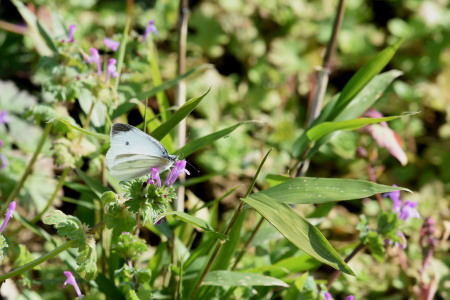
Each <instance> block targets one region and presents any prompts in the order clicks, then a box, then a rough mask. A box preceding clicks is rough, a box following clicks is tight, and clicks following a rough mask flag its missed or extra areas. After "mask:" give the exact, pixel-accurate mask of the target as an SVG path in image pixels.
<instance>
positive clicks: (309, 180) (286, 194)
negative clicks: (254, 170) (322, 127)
mask: <svg viewBox="0 0 450 300" xmlns="http://www.w3.org/2000/svg"><path fill="white" fill-rule="evenodd" d="M280 177H282V176H277V177H276V178H278V180H280V179H279V178H280ZM285 178H286V181H285V182H283V183H280V184H278V185H276V186H273V187H271V188H268V189H266V190H263V191H261V192H258V193H256V194H253V195H251V196H250V197H251V198H255V197H259V195H265V196H267V197H270V198H272V199H274V200H276V201H278V202H283V203H295V204H313V203H327V202H333V201H343V200H352V199H361V198H366V197H370V196H372V195H375V194H380V193H387V192H393V191H398V190H402V191H407V192H411V191H410V190H408V189H406V188H402V187H398V186H397V187H393V186H389V185H383V184H378V183H374V182H371V181H364V180H355V179H340V178H317V177H297V178H290V177H285Z"/></svg>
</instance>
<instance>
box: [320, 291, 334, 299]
mask: <svg viewBox="0 0 450 300" xmlns="http://www.w3.org/2000/svg"><path fill="white" fill-rule="evenodd" d="M322 300H333V296H332V295H331V293H330V292H325V293H323V299H322Z"/></svg>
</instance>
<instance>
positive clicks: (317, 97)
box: [300, 0, 345, 176]
mask: <svg viewBox="0 0 450 300" xmlns="http://www.w3.org/2000/svg"><path fill="white" fill-rule="evenodd" d="M344 8H345V0H339V3H338V6H337V9H336V17H335V19H334V23H333V31H332V33H331V37H330V40H329V41H328V45H327V47H326V49H325V56H324V58H323V63H322V67H319V68H318V69H317V85H316V88H315V92H314V98H313V101H312V103H311V107H310V109H308V116H307V119H306V128H308V127H310V126H311V124H312V123H313V122H314V120H315V119H316V118H317V116H318V115H319V113H320V111H321V110H322V106H323V99H324V98H325V91H326V89H327V85H328V78H329V75H330V72H331V59H332V57H333V54H334V53H335V50H336V41H337V36H338V33H339V30H340V29H341V25H342V20H343V18H344V11H345V9H344ZM308 166H309V160H305V161H304V162H303V165H302V169H301V171H300V176H304V175H305V173H306V171H307V170H308Z"/></svg>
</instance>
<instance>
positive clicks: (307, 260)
mask: <svg viewBox="0 0 450 300" xmlns="http://www.w3.org/2000/svg"><path fill="white" fill-rule="evenodd" d="M320 265H321V263H320V262H318V261H317V260H315V259H314V258H312V257H311V256H310V255H308V254H300V255H297V256H293V257H288V258H285V259H283V260H280V261H278V262H276V263H274V264H273V265H269V266H262V267H256V268H251V269H246V270H243V272H250V273H262V272H266V271H269V272H270V276H272V277H276V278H281V277H283V276H288V275H289V274H295V273H299V272H305V271H309V270H311V269H315V268H317V267H319V266H320Z"/></svg>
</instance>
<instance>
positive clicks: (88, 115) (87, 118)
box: [83, 100, 95, 129]
mask: <svg viewBox="0 0 450 300" xmlns="http://www.w3.org/2000/svg"><path fill="white" fill-rule="evenodd" d="M94 107H95V100H92V104H91V107H90V108H89V112H88V114H87V116H86V120H85V121H84V124H83V129H87V128H88V127H89V123H91V118H92V113H93V112H94Z"/></svg>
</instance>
